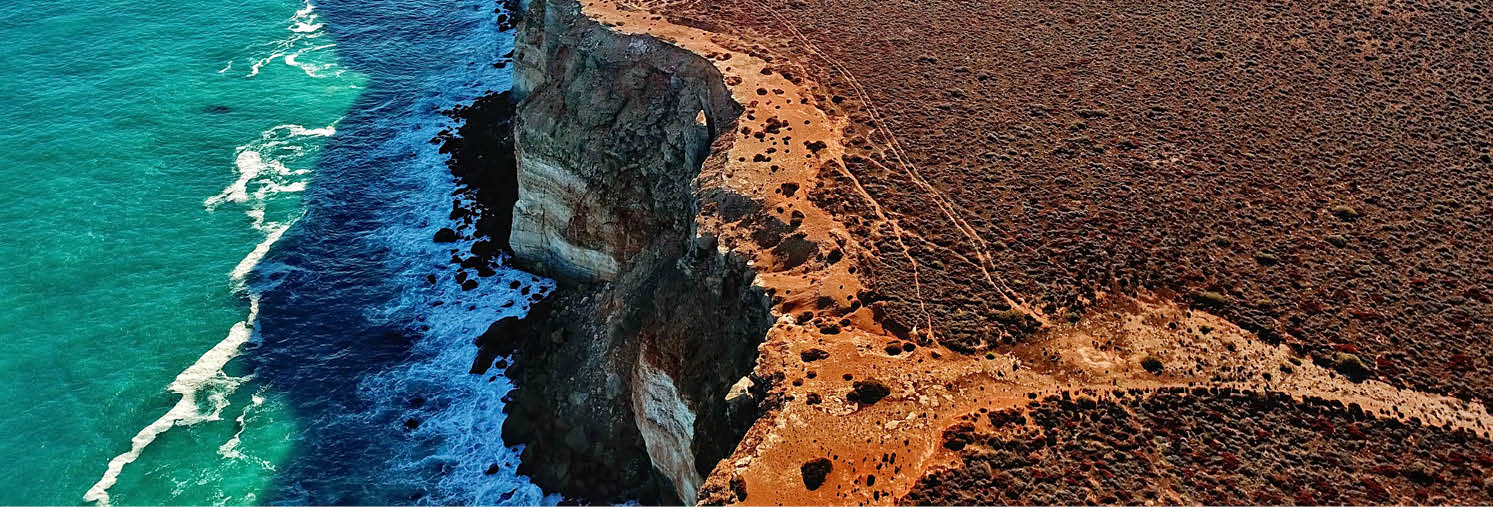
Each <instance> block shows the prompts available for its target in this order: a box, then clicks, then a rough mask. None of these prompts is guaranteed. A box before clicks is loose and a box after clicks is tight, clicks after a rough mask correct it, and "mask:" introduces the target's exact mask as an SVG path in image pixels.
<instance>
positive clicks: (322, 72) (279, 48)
mask: <svg viewBox="0 0 1493 507" xmlns="http://www.w3.org/2000/svg"><path fill="white" fill-rule="evenodd" d="M287 23H289V26H287V27H286V30H288V31H289V32H290V34H289V35H287V36H286V37H285V38H284V39H280V40H277V41H274V42H272V43H270V44H268V45H267V46H266V47H265V49H263V50H262V51H261V53H262V55H263V56H260V57H258V58H255V59H254V61H253V63H251V64H249V73H248V74H247V75H245V77H254V76H258V75H259V72H260V71H261V70H263V69H264V66H265V65H268V64H269V63H270V62H273V61H276V60H280V61H282V62H284V63H285V64H286V65H289V66H291V67H296V68H299V69H301V71H303V72H305V73H306V75H308V76H311V77H316V78H319V77H329V76H331V77H335V76H340V75H342V70H341V69H340V68H338V67H337V64H336V63H332V62H326V63H317V62H306V61H302V60H301V59H302V57H304V56H308V55H309V54H310V53H312V52H317V51H321V50H323V49H327V48H330V47H333V46H335V44H319V43H318V42H319V39H321V38H322V36H323V35H325V34H326V32H324V31H323V30H322V29H323V28H325V27H326V23H320V22H318V21H317V20H316V6H315V5H313V4H312V3H311V2H310V1H307V2H306V3H305V6H304V7H301V9H300V10H298V11H296V12H295V15H293V16H291V17H290V20H289V21H288V22H287ZM232 66H233V62H231V61H230V62H229V66H228V67H227V68H224V69H223V71H226V70H228V68H231V67H232ZM328 70H331V72H327V71H328ZM223 71H219V72H223Z"/></svg>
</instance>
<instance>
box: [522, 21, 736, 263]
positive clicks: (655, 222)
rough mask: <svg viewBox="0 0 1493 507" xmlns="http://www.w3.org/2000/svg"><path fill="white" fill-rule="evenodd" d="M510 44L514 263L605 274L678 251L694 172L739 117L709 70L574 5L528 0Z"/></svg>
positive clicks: (690, 209)
mask: <svg viewBox="0 0 1493 507" xmlns="http://www.w3.org/2000/svg"><path fill="white" fill-rule="evenodd" d="M518 45H519V52H518V53H517V63H518V70H517V78H516V81H515V83H514V89H515V92H516V94H517V96H518V98H519V99H520V100H521V103H520V104H521V105H520V111H519V116H518V122H517V128H516V137H517V139H516V141H517V156H518V160H519V167H518V186H519V198H518V202H517V204H516V205H515V206H514V219H513V231H512V236H511V238H510V240H511V243H512V246H513V249H514V251H515V252H516V253H517V254H518V257H519V259H520V260H521V261H523V262H524V263H526V264H527V265H529V266H532V267H535V268H536V269H537V270H539V271H543V272H546V273H553V274H556V275H560V276H563V277H566V278H571V279H574V280H580V281H598V280H599V281H613V280H616V279H617V276H618V275H619V273H620V272H621V271H622V270H623V269H626V268H627V266H626V265H627V264H628V263H629V262H632V261H634V260H638V258H639V257H640V256H646V255H647V254H650V253H659V254H668V253H671V252H673V251H677V246H678V245H679V244H681V243H682V241H683V240H685V239H686V238H688V237H690V236H691V235H692V232H693V225H694V217H695V215H696V214H697V211H698V206H697V205H696V203H695V199H694V198H693V187H692V182H693V179H694V175H695V174H696V173H697V172H698V168H699V167H700V165H701V163H702V162H703V161H704V159H705V157H706V155H707V154H708V153H709V148H710V142H711V139H714V138H715V136H716V134H717V133H718V131H719V128H720V127H721V126H722V125H724V124H728V123H732V122H733V121H734V120H735V118H736V116H737V115H738V114H740V113H741V107H740V106H739V105H737V104H736V103H735V102H733V101H732V100H731V98H730V94H729V92H728V91H727V90H726V88H725V84H724V82H723V80H722V78H721V75H720V72H718V71H717V70H716V69H715V67H713V66H712V65H711V64H710V62H708V61H706V60H705V59H703V58H699V57H698V56H695V55H693V54H691V53H689V52H688V51H685V50H683V49H680V48H678V47H675V46H672V45H669V44H667V43H664V42H662V41H660V40H658V39H655V38H651V37H641V36H629V35H622V34H619V33H616V32H613V31H611V30H609V29H608V28H607V27H604V26H602V25H600V24H599V23H597V22H595V21H592V20H590V19H587V18H586V17H585V16H583V15H582V14H581V12H580V5H579V4H578V3H576V2H573V1H570V2H563V1H539V0H536V1H534V2H532V4H531V6H530V9H529V12H528V17H527V18H526V21H525V23H524V25H523V28H522V29H521V31H520V34H519V41H518ZM665 243H670V244H673V245H674V247H670V246H669V245H664V244H665ZM643 262H648V260H643Z"/></svg>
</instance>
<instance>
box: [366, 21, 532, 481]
mask: <svg viewBox="0 0 1493 507" xmlns="http://www.w3.org/2000/svg"><path fill="white" fill-rule="evenodd" d="M463 12H468V11H463ZM470 12H472V15H474V16H492V14H491V10H490V9H486V10H479V11H470ZM487 22H488V23H491V24H480V23H474V24H473V26H476V27H477V28H476V29H474V30H473V31H472V32H471V33H470V34H469V35H468V37H469V38H468V39H465V40H453V41H451V42H450V43H449V44H450V47H458V48H472V51H473V52H474V53H473V54H472V55H471V56H470V57H467V58H452V59H451V60H452V61H460V62H465V61H472V60H482V59H483V58H484V57H483V56H481V55H484V54H488V55H490V54H503V53H504V52H506V51H507V50H508V49H511V48H510V47H508V45H507V43H506V42H505V41H504V40H503V39H502V36H501V35H500V32H499V31H498V30H497V28H496V26H494V25H495V21H494V20H491V19H488V20H487ZM433 76H434V79H435V82H432V83H429V84H428V85H426V86H424V88H426V89H430V90H436V91H437V93H436V94H435V95H434V96H431V97H428V98H426V99H423V100H421V101H417V103H416V104H414V105H413V106H412V108H411V110H410V111H409V113H408V114H391V115H390V116H389V117H390V118H391V121H398V122H400V123H401V125H399V126H397V127H396V128H393V129H391V130H394V131H397V132H401V133H402V134H401V135H400V137H399V138H397V139H394V140H391V141H390V142H388V143H386V144H385V145H384V146H380V147H378V148H377V149H378V150H379V151H380V153H379V154H378V156H379V158H381V159H387V160H399V161H400V162H399V163H398V164H397V165H395V166H392V167H390V176H389V177H391V178H398V179H400V180H401V181H400V183H399V184H400V185H401V187H406V188H411V189H412V190H413V191H410V192H401V193H400V194H398V196H397V200H396V202H392V203H389V207H390V208H391V209H396V210H400V212H399V213H396V214H392V216H389V217H388V221H387V222H386V226H385V227H384V228H383V229H382V230H380V231H379V233H378V237H380V238H383V239H385V240H387V241H388V242H389V246H390V248H391V249H392V250H393V254H392V255H390V256H389V257H388V258H389V262H391V263H393V264H394V266H392V268H393V271H394V272H396V273H398V275H396V276H395V278H396V279H400V280H406V281H407V282H408V283H407V284H406V285H405V287H404V289H403V290H402V291H401V292H400V294H399V295H398V297H396V298H395V299H394V300H393V301H390V302H389V303H388V305H387V306H386V307H383V308H373V309H369V310H368V311H367V313H366V314H365V315H364V317H365V318H366V319H367V320H368V321H370V322H375V323H380V324H383V325H407V323H409V322H419V323H421V329H419V330H417V332H419V334H420V335H421V337H420V339H419V340H418V341H417V342H416V343H415V345H414V349H413V350H412V352H411V355H410V359H409V360H408V361H406V362H404V363H402V364H399V365H396V366H394V367H391V368H389V369H388V370H385V371H383V372H380V373H379V374H376V375H372V376H369V377H366V378H365V379H364V380H363V381H362V382H360V383H359V385H358V389H359V392H360V393H361V394H362V396H364V397H365V398H366V399H368V400H369V401H370V402H372V403H373V404H374V406H379V407H380V410H384V411H392V412H394V413H395V414H394V415H391V416H389V417H386V418H381V419H382V420H390V421H404V420H406V419H408V418H415V419H417V420H419V421H420V425H419V426H418V427H417V428H415V429H413V430H410V437H411V441H412V444H411V446H410V447H409V448H408V449H406V450H405V451H404V452H406V453H407V455H404V456H401V459H399V460H395V461H396V462H397V465H396V469H394V470H391V471H390V472H389V475H388V476H386V477H382V478H381V480H382V481H383V482H385V483H386V484H391V485H406V486H408V487H410V488H411V489H416V490H420V491H424V492H425V495H424V496H423V497H421V498H419V499H417V500H415V502H416V503H420V504H474V505H498V504H515V505H535V504H553V503H555V502H557V501H558V500H560V498H559V497H558V496H556V495H546V494H545V493H544V492H543V491H541V490H540V489H539V488H538V487H537V486H535V485H534V484H533V483H531V482H530V481H529V480H528V479H527V478H525V477H522V476H520V475H518V472H517V467H518V464H519V454H520V452H521V450H522V448H521V447H508V446H507V445H505V444H504V443H503V441H502V439H501V438H500V435H501V434H502V426H503V422H504V420H505V419H506V418H507V416H506V415H505V414H504V413H503V411H502V408H503V397H504V396H505V395H506V394H507V393H508V392H510V391H511V390H512V389H513V388H514V387H513V385H512V384H511V383H510V382H509V381H508V379H507V378H506V377H504V376H503V375H502V373H501V370H499V369H494V370H492V372H491V373H490V374H489V375H472V374H470V373H468V371H467V370H468V366H469V365H470V364H471V361H472V357H473V355H474V354H476V349H475V348H473V347H472V338H474V337H475V336H477V335H479V334H481V333H482V332H483V331H484V330H486V328H487V326H488V325H489V324H491V323H492V322H493V321H495V320H497V319H499V318H502V317H504V316H522V315H524V314H526V313H527V312H528V307H529V304H530V301H531V299H530V296H529V294H534V293H539V294H544V293H548V292H549V291H550V290H552V289H553V288H554V283H553V282H552V281H550V280H545V279H542V278H538V277H535V276H533V275H530V274H528V273H524V272H522V271H519V270H516V269H512V268H508V267H504V266H499V267H497V269H496V271H497V273H496V274H495V275H493V276H490V277H480V278H479V277H474V278H477V279H478V281H479V285H478V287H477V288H475V289H472V290H463V289H462V287H461V286H460V284H459V283H457V281H456V278H455V275H456V272H457V270H456V269H455V268H454V267H453V266H452V265H450V264H446V263H444V262H441V261H440V259H443V258H445V257H448V254H447V253H446V250H447V249H448V248H451V245H442V244H436V243H433V242H431V241H430V238H431V237H432V236H433V235H434V234H435V231H436V230H437V229H439V228H441V227H456V228H459V227H460V225H459V224H456V223H453V221H451V220H450V218H449V216H448V212H449V210H450V205H451V195H452V193H453V191H454V190H455V189H456V187H455V184H454V183H453V182H452V180H451V175H450V173H449V171H447V170H446V167H445V161H446V158H447V157H446V156H445V155H443V154H441V153H440V152H439V150H438V148H437V147H436V146H434V145H431V144H429V143H428V142H426V141H427V140H428V139H430V138H431V137H433V136H434V135H436V133H438V132H439V131H440V130H442V129H446V128H451V127H454V125H453V124H452V123H451V121H450V120H449V119H447V118H445V117H443V116H441V115H439V114H436V113H434V111H438V110H442V109H446V108H449V107H451V106H453V105H455V104H457V103H469V102H471V101H472V100H474V99H476V98H477V97H479V96H481V95H482V94H483V93H484V92H485V91H486V90H501V89H504V88H507V85H508V82H507V80H508V79H509V78H508V71H503V70H495V69H492V68H491V66H487V65H480V66H472V67H461V68H451V69H447V70H446V71H442V72H437V73H433ZM412 154H413V155H414V156H413V157H411V156H410V155H412ZM467 246H469V245H467ZM429 274H434V275H435V277H436V283H435V285H433V286H432V285H429V284H428V283H427V282H425V277H426V276H427V275H429ZM468 274H469V275H471V274H472V273H470V272H469V273H468ZM515 284H516V285H517V287H516V288H510V287H511V286H513V285H515ZM434 301H440V302H441V303H443V304H441V305H438V306H432V303H433V302H434ZM416 396H419V397H422V398H424V399H426V400H427V401H426V402H425V403H424V404H423V406H421V407H419V408H415V407H411V406H409V405H408V404H406V403H402V402H403V401H404V400H409V399H411V398H413V397H416ZM396 400H397V401H396ZM391 402H392V403H391ZM386 414H387V412H386ZM390 430H391V431H400V432H403V431H406V430H405V429H404V427H403V426H402V425H400V426H399V427H396V428H391V429H390ZM494 465H496V466H497V469H498V470H497V472H496V473H494V474H488V473H487V470H488V468H489V467H491V466H494ZM437 470H438V471H439V472H438V473H436V472H433V471H437Z"/></svg>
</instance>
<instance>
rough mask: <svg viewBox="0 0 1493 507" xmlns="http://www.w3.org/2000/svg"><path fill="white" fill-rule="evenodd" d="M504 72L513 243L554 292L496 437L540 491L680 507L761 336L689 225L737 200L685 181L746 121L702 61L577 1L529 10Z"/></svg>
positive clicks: (699, 477)
mask: <svg viewBox="0 0 1493 507" xmlns="http://www.w3.org/2000/svg"><path fill="white" fill-rule="evenodd" d="M515 60H516V63H517V66H518V70H517V76H518V78H517V80H516V86H515V93H516V95H517V97H518V98H519V100H520V102H519V107H518V111H517V116H516V118H515V123H514V140H515V145H516V156H517V181H518V186H519V195H518V202H517V204H516V205H515V206H514V219H513V230H512V235H511V237H510V243H511V245H512V248H513V250H514V252H515V255H516V258H517V260H518V262H519V263H520V264H521V265H523V266H525V267H527V268H529V269H531V270H534V271H535V272H538V273H541V274H545V275H549V276H554V277H557V278H559V279H561V280H562V281H563V283H562V287H561V289H560V290H558V291H557V293H556V294H555V295H553V296H551V298H550V299H549V300H547V301H546V302H545V303H543V304H541V305H540V306H539V307H538V308H536V309H535V310H534V311H533V312H532V313H531V317H530V318H529V319H527V321H526V324H525V325H524V326H525V329H520V330H518V332H517V334H516V336H518V337H519V339H518V340H517V343H515V344H514V346H515V347H516V350H515V351H514V353H515V365H514V366H513V367H512V368H510V369H509V371H508V374H509V375H510V376H511V377H512V378H513V379H514V380H515V382H516V383H517V384H518V385H519V389H518V390H517V391H516V392H515V393H514V395H513V399H512V401H511V403H510V404H509V409H510V410H511V412H512V417H510V418H509V419H508V421H509V422H508V424H507V426H506V427H505V428H504V438H505V440H506V441H507V442H508V443H509V444H520V443H522V444H525V445H526V446H527V447H526V448H525V451H524V455H523V468H522V469H521V472H523V473H526V474H528V475H530V476H531V477H532V478H533V479H534V480H535V481H536V482H537V483H538V484H539V485H540V486H542V487H544V488H545V489H546V490H550V491H559V492H561V493H563V494H565V495H566V496H568V497H571V498H574V499H578V500H587V501H620V500H639V501H642V502H673V503H678V502H688V503H693V500H694V497H695V494H696V490H697V489H698V488H699V485H700V484H701V482H702V481H703V478H704V476H705V475H706V474H708V473H709V472H710V471H711V470H712V469H713V468H714V467H715V465H716V463H717V462H718V461H719V460H720V459H721V458H724V457H725V456H726V455H728V454H729V453H730V452H731V451H732V450H733V449H734V447H735V444H736V442H737V441H739V440H740V436H741V434H742V433H744V431H745V429H746V426H747V425H748V424H750V422H751V420H752V418H751V417H750V414H749V413H747V412H749V410H741V407H738V408H737V409H733V410H731V411H729V413H728V409H727V402H726V401H725V400H726V394H727V391H728V390H729V389H730V388H731V386H732V385H734V384H737V383H738V381H739V380H740V379H741V378H742V377H743V376H744V375H746V374H747V373H748V372H749V371H750V370H751V368H752V365H753V362H754V360H755V358H756V354H757V351H756V347H757V345H758V344H759V343H760V342H761V340H762V337H763V336H764V335H765V333H766V330H767V328H768V327H769V326H770V325H771V324H772V317H771V314H770V312H769V310H768V306H769V301H768V298H767V296H766V295H765V294H764V293H763V291H762V290H761V288H760V287H756V286H754V285H753V279H754V274H753V272H752V271H751V270H750V269H749V268H748V266H747V264H746V262H745V261H744V260H742V259H739V258H735V257H732V256H729V255H726V254H723V253H722V251H721V250H720V249H718V248H717V246H716V244H715V240H714V237H713V236H711V235H710V234H705V235H703V236H702V235H699V231H698V227H697V225H696V224H697V222H696V216H697V215H699V214H700V210H701V208H702V204H703V205H704V206H707V207H711V208H715V207H718V206H719V205H718V201H721V200H727V201H730V200H731V198H732V196H731V194H729V193H724V192H720V191H714V190H712V189H710V188H708V186H707V188H702V187H701V185H700V184H699V183H698V182H697V176H698V175H699V174H700V171H701V167H702V165H703V164H705V163H706V161H707V158H709V155H710V154H711V153H713V152H714V151H715V150H712V142H713V141H714V140H715V139H716V138H717V135H718V134H719V133H721V132H723V131H727V130H729V129H730V128H732V127H731V126H732V125H734V123H735V121H736V117H737V116H738V115H739V114H740V113H741V111H742V108H741V106H739V105H738V104H737V103H736V102H735V101H734V100H733V99H732V96H731V95H730V93H729V92H728V91H727V90H726V88H725V85H724V80H723V78H722V76H721V75H720V73H719V71H717V70H716V68H715V67H713V66H712V65H711V63H710V62H709V61H708V60H706V59H704V58H701V57H699V56H697V55H695V54H693V53H690V52H688V51H685V50H683V49H680V48H678V47H676V46H673V45H670V44H668V43H665V42H663V41H661V40H659V39H656V38H652V37H644V36H632V35H625V34H622V33H618V32H616V31H614V30H612V29H611V28H610V27H607V26H604V25H602V24H601V23H598V22H596V21H593V20H591V19H589V18H587V17H586V16H584V15H582V13H581V9H580V5H579V4H578V3H577V2H576V1H575V0H534V1H533V2H532V3H531V4H530V5H529V6H528V9H527V12H526V16H525V19H524V22H523V24H522V25H521V28H520V30H519V34H518V42H517V50H516V54H515ZM727 137H729V136H727ZM707 195H708V196H710V198H708V199H702V197H701V196H707ZM733 202H734V201H733ZM504 352H506V351H504ZM747 408H748V409H749V408H750V407H747Z"/></svg>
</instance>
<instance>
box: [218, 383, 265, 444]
mask: <svg viewBox="0 0 1493 507" xmlns="http://www.w3.org/2000/svg"><path fill="white" fill-rule="evenodd" d="M263 404H264V394H263V393H262V392H260V393H254V395H253V396H251V397H249V405H248V406H245V407H244V411H243V412H239V414H238V417H236V418H234V420H233V423H234V425H235V426H237V427H238V430H237V431H234V432H233V437H231V438H229V439H228V441H227V442H223V445H220V446H218V454H219V455H220V456H223V457H224V458H229V459H236V458H243V457H244V453H243V452H240V451H239V450H238V445H239V443H241V442H242V441H243V436H244V427H245V426H247V419H248V417H249V411H250V410H253V409H254V408H255V407H258V406H260V405H263Z"/></svg>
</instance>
